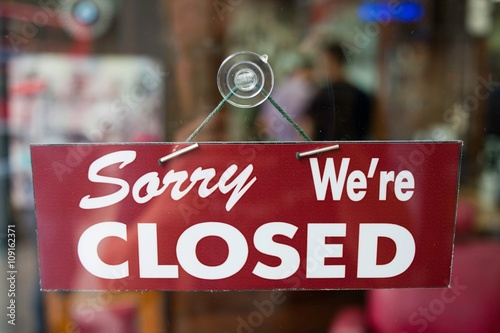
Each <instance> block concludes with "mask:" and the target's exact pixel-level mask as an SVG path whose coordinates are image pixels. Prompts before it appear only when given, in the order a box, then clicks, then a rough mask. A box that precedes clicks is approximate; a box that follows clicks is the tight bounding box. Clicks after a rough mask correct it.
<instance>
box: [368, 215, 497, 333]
mask: <svg viewBox="0 0 500 333" xmlns="http://www.w3.org/2000/svg"><path fill="white" fill-rule="evenodd" d="M473 217H474V211H473V208H472V206H467V205H459V209H458V217H457V236H459V235H461V234H464V233H467V232H468V231H470V230H471V229H472V221H473ZM367 309H368V320H369V323H370V326H371V327H372V328H373V331H374V332H375V333H378V332H383V333H405V332H406V333H412V332H419V333H422V332H427V333H449V332H453V333H462V332H463V333H490V332H491V333H498V332H500V241H498V240H493V239H491V240H479V239H475V240H469V241H459V240H458V239H457V242H456V243H455V251H454V257H453V267H452V278H451V288H449V289H400V290H373V291H370V292H369V293H368V301H367Z"/></svg>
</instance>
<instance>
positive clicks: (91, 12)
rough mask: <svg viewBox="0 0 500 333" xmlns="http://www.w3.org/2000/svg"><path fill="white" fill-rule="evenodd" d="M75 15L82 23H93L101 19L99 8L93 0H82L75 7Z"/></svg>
mask: <svg viewBox="0 0 500 333" xmlns="http://www.w3.org/2000/svg"><path fill="white" fill-rule="evenodd" d="M73 15H74V16H75V18H76V19H77V20H78V21H79V22H80V23H82V24H85V25H91V24H93V23H95V22H96V21H97V20H98V19H99V8H98V7H97V5H96V4H95V3H94V2H93V1H90V0H85V1H80V2H78V3H77V4H76V5H75V7H74V8H73Z"/></svg>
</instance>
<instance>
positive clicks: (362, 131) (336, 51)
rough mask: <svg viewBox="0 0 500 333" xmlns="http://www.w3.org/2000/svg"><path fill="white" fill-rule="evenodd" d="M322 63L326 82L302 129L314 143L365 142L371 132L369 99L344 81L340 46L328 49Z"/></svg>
mask: <svg viewBox="0 0 500 333" xmlns="http://www.w3.org/2000/svg"><path fill="white" fill-rule="evenodd" d="M321 60H322V63H321V69H322V72H323V73H324V74H326V78H325V81H326V82H325V84H324V86H323V87H322V88H321V89H320V90H319V92H318V94H317V95H316V96H315V97H314V98H313V99H312V102H311V103H310V106H309V108H308V110H307V111H306V117H305V119H304V121H303V122H302V124H301V125H302V127H303V128H304V129H305V130H306V132H307V133H308V134H309V135H310V136H311V137H312V139H313V140H315V141H333V140H364V139H367V138H368V137H369V136H370V132H371V126H370V125H371V121H372V108H373V102H372V99H371V97H370V96H369V95H367V94H366V93H364V92H363V91H361V90H360V89H358V88H357V87H355V86H354V85H352V84H351V83H349V82H348V81H347V80H346V76H345V69H344V67H345V63H346V61H347V60H346V57H345V54H344V52H343V51H342V48H341V46H340V45H339V44H331V45H329V46H327V47H326V48H325V49H324V52H323V54H322V59H321ZM323 69H324V70H323Z"/></svg>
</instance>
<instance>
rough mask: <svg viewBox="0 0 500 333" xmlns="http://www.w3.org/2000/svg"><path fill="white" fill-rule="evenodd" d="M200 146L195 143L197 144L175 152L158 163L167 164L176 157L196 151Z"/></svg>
mask: <svg viewBox="0 0 500 333" xmlns="http://www.w3.org/2000/svg"><path fill="white" fill-rule="evenodd" d="M199 146H200V145H199V144H197V143H195V144H192V145H191V146H187V147H184V148H181V149H179V150H174V151H173V152H172V153H170V154H168V155H166V156H163V157H162V158H160V159H158V163H159V164H160V165H161V164H163V163H165V162H166V161H168V160H170V159H172V158H174V157H177V156H179V155H182V154H185V153H187V152H190V151H191V150H194V149H196V148H198V147H199Z"/></svg>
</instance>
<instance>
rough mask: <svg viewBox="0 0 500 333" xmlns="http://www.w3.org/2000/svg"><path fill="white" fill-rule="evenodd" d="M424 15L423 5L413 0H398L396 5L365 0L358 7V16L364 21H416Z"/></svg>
mask: <svg viewBox="0 0 500 333" xmlns="http://www.w3.org/2000/svg"><path fill="white" fill-rule="evenodd" d="M423 16H424V7H423V6H422V5H421V4H419V3H417V2H415V1H400V2H399V3H397V6H394V5H390V4H389V2H388V1H377V2H365V3H363V4H361V5H360V6H359V7H358V17H359V18H360V19H361V20H362V21H366V22H374V21H375V22H383V23H387V21H388V20H390V22H416V21H419V20H420V19H421V18H422V17H423Z"/></svg>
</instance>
